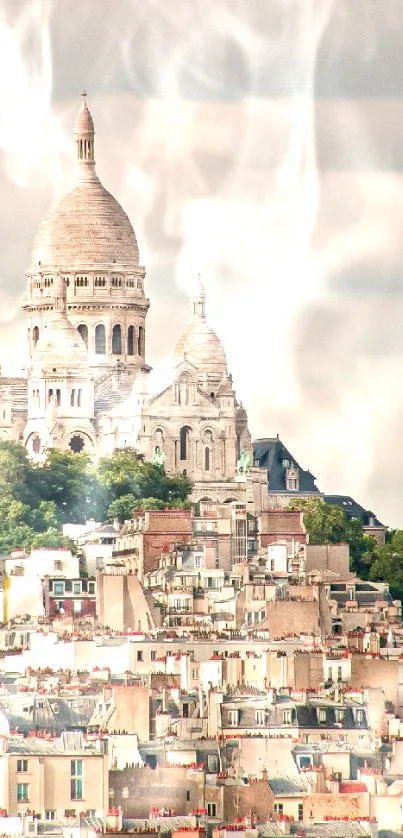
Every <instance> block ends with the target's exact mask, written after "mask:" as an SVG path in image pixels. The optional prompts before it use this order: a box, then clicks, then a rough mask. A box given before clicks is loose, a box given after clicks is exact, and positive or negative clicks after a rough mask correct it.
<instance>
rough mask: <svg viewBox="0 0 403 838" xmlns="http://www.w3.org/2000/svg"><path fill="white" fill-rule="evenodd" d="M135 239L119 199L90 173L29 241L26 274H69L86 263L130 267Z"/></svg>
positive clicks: (134, 260) (136, 257) (134, 256)
mask: <svg viewBox="0 0 403 838" xmlns="http://www.w3.org/2000/svg"><path fill="white" fill-rule="evenodd" d="M138 264H139V251H138V246H137V241H136V236H135V233H134V230H133V227H132V225H131V223H130V220H129V218H128V216H127V215H126V213H125V212H124V210H123V209H122V207H121V206H120V204H119V203H118V201H117V200H116V199H115V198H114V197H113V195H111V194H110V192H108V191H107V189H105V187H104V186H102V183H101V181H100V180H99V178H98V177H97V176H96V175H95V174H94V176H93V177H92V178H91V180H83V181H81V182H78V183H77V184H76V185H75V186H74V187H73V189H71V190H70V192H67V194H66V195H63V197H62V198H61V199H60V200H58V201H57V202H56V203H55V204H53V206H52V207H51V208H50V210H49V211H48V212H47V213H46V215H45V217H44V218H43V220H42V222H41V224H40V226H39V229H38V232H37V233H36V236H35V238H34V242H33V247H32V254H31V270H32V271H35V270H38V268H41V269H43V268H44V267H49V268H51V269H58V270H61V271H66V272H70V271H71V270H74V269H80V268H81V267H82V269H85V268H86V269H88V268H89V267H90V266H91V265H94V267H95V269H96V267H97V266H101V265H102V266H105V267H106V266H109V267H110V268H111V269H113V267H114V266H115V265H116V269H118V267H120V266H123V267H124V268H131V269H133V268H135V267H137V266H138Z"/></svg>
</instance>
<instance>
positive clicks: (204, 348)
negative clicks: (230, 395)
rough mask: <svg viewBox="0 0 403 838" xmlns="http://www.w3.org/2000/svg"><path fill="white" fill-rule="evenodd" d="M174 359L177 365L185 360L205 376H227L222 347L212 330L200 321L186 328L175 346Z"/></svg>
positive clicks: (204, 322)
mask: <svg viewBox="0 0 403 838" xmlns="http://www.w3.org/2000/svg"><path fill="white" fill-rule="evenodd" d="M174 358H175V361H176V362H177V363H179V362H180V361H182V360H183V359H184V358H185V359H186V360H187V361H189V362H190V363H191V364H193V365H194V366H195V367H197V368H198V369H199V370H200V371H201V372H205V373H207V374H208V373H210V374H213V375H221V376H224V375H226V374H227V359H226V356H225V351H224V347H223V345H222V343H221V341H220V339H219V338H218V337H217V335H216V333H215V332H214V331H213V329H212V328H211V327H210V326H209V325H208V324H207V323H206V321H205V320H202V319H197V320H195V321H194V322H193V323H191V324H190V326H188V328H187V329H186V331H185V332H184V334H183V335H182V337H181V338H180V339H179V340H178V343H177V344H176V347H175V351H174Z"/></svg>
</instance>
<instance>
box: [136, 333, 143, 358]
mask: <svg viewBox="0 0 403 838" xmlns="http://www.w3.org/2000/svg"><path fill="white" fill-rule="evenodd" d="M143 354H144V326H139V336H138V339H137V355H143Z"/></svg>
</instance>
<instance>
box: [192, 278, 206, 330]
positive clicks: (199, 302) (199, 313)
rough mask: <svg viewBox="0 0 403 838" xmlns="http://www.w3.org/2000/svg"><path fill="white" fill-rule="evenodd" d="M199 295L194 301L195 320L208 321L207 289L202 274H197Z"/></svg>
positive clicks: (196, 295)
mask: <svg viewBox="0 0 403 838" xmlns="http://www.w3.org/2000/svg"><path fill="white" fill-rule="evenodd" d="M197 285H198V288H197V293H196V294H195V296H194V297H193V299H192V303H193V318H194V320H201V321H202V322H205V320H206V289H205V287H204V284H203V280H202V278H201V274H200V273H198V274H197Z"/></svg>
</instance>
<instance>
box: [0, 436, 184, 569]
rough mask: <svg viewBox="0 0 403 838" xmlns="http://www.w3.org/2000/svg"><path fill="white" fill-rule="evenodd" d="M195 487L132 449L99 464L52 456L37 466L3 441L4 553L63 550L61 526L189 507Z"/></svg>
mask: <svg viewBox="0 0 403 838" xmlns="http://www.w3.org/2000/svg"><path fill="white" fill-rule="evenodd" d="M191 488H192V487H191V483H190V482H189V480H188V479H187V478H185V477H182V476H175V477H168V476H167V475H166V474H165V471H164V469H163V468H162V467H161V466H156V465H153V464H152V463H147V462H145V461H144V459H143V458H142V457H139V456H138V455H137V453H136V451H134V450H133V449H128V448H126V449H124V450H117V451H115V452H114V453H113V454H112V456H111V457H104V458H102V459H101V460H100V461H99V462H98V463H97V464H94V463H93V462H92V461H91V460H90V458H89V457H88V456H87V455H86V454H73V453H72V452H70V451H56V450H53V451H50V452H49V454H48V456H47V459H46V461H45V462H44V463H43V464H41V465H38V464H35V463H32V462H31V461H30V460H29V459H28V457H27V454H26V450H25V448H24V447H23V446H22V445H19V444H18V443H15V442H6V441H0V553H8V552H10V551H11V550H13V549H16V548H22V549H30V548H32V547H61V546H64V545H67V544H68V543H69V542H68V541H67V540H66V539H65V538H63V534H62V526H63V524H65V523H67V522H69V523H73V524H83V523H85V522H86V521H87V520H88V519H90V518H94V519H95V520H96V521H105V520H108V519H113V518H118V519H119V520H120V521H123V520H125V519H126V518H129V517H130V516H131V515H132V512H133V510H135V509H141V508H147V509H165V508H167V507H178V506H189V505H190V502H189V500H188V496H189V494H190V491H191Z"/></svg>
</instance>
